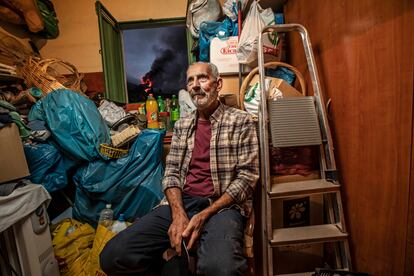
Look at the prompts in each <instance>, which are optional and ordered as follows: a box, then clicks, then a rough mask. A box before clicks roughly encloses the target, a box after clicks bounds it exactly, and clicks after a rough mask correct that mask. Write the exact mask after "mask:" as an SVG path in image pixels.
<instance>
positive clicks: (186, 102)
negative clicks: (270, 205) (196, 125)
mask: <svg viewBox="0 0 414 276" xmlns="http://www.w3.org/2000/svg"><path fill="white" fill-rule="evenodd" d="M178 103H179V104H180V118H183V117H186V116H188V115H189V114H190V113H191V112H193V111H194V110H196V106H195V105H194V103H193V101H192V100H191V97H190V94H189V93H188V92H187V91H185V90H184V89H181V90H180V91H179V92H178Z"/></svg>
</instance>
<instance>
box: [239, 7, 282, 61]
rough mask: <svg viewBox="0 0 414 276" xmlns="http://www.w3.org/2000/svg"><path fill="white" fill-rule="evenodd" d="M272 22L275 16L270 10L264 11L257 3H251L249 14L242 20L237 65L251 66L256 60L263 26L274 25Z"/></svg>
mask: <svg viewBox="0 0 414 276" xmlns="http://www.w3.org/2000/svg"><path fill="white" fill-rule="evenodd" d="M274 20H275V16H274V13H273V11H272V9H271V8H267V9H265V10H264V9H262V7H260V5H259V4H258V2H257V1H253V2H252V4H251V5H250V10H249V13H248V14H247V16H246V19H245V20H244V25H243V30H242V33H241V35H240V40H239V44H238V45H237V59H238V60H239V63H242V64H251V63H253V62H254V61H256V60H257V47H258V46H257V45H258V41H259V34H260V32H261V31H262V29H263V28H264V27H265V26H267V25H270V24H272V23H274ZM269 42H270V41H267V42H266V43H267V44H268V43H269ZM266 43H264V45H266ZM270 43H271V42H270ZM268 46H269V45H268ZM270 46H274V45H270Z"/></svg>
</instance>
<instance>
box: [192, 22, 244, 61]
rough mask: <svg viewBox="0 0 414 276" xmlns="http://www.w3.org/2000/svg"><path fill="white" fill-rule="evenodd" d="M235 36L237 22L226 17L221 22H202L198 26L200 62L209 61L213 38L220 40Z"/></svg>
mask: <svg viewBox="0 0 414 276" xmlns="http://www.w3.org/2000/svg"><path fill="white" fill-rule="evenodd" d="M229 36H237V22H233V21H232V20H231V19H230V18H228V17H226V18H225V19H224V20H223V21H222V22H216V21H204V22H202V23H201V24H200V40H199V44H200V55H199V58H200V61H210V42H211V40H212V39H213V38H215V37H218V38H221V39H224V38H227V37H229Z"/></svg>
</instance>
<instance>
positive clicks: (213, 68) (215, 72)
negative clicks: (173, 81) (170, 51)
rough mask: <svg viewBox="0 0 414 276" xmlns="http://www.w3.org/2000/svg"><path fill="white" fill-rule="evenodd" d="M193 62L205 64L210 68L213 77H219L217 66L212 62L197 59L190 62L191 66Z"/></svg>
mask: <svg viewBox="0 0 414 276" xmlns="http://www.w3.org/2000/svg"><path fill="white" fill-rule="evenodd" d="M195 64H207V66H208V68H209V69H210V72H211V75H212V76H213V77H214V79H216V80H217V79H218V78H219V77H220V74H219V71H218V68H217V66H216V65H215V64H214V63H211V62H206V61H197V62H194V63H192V64H191V65H190V66H193V65H195ZM190 66H189V67H190Z"/></svg>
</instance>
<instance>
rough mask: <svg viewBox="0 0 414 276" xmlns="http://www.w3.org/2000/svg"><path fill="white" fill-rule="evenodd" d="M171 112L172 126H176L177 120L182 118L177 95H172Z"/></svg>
mask: <svg viewBox="0 0 414 276" xmlns="http://www.w3.org/2000/svg"><path fill="white" fill-rule="evenodd" d="M170 114H171V115H170V120H171V128H174V124H175V122H177V121H178V120H179V119H180V105H179V103H178V99H177V96H176V95H172V99H171V113H170Z"/></svg>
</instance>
